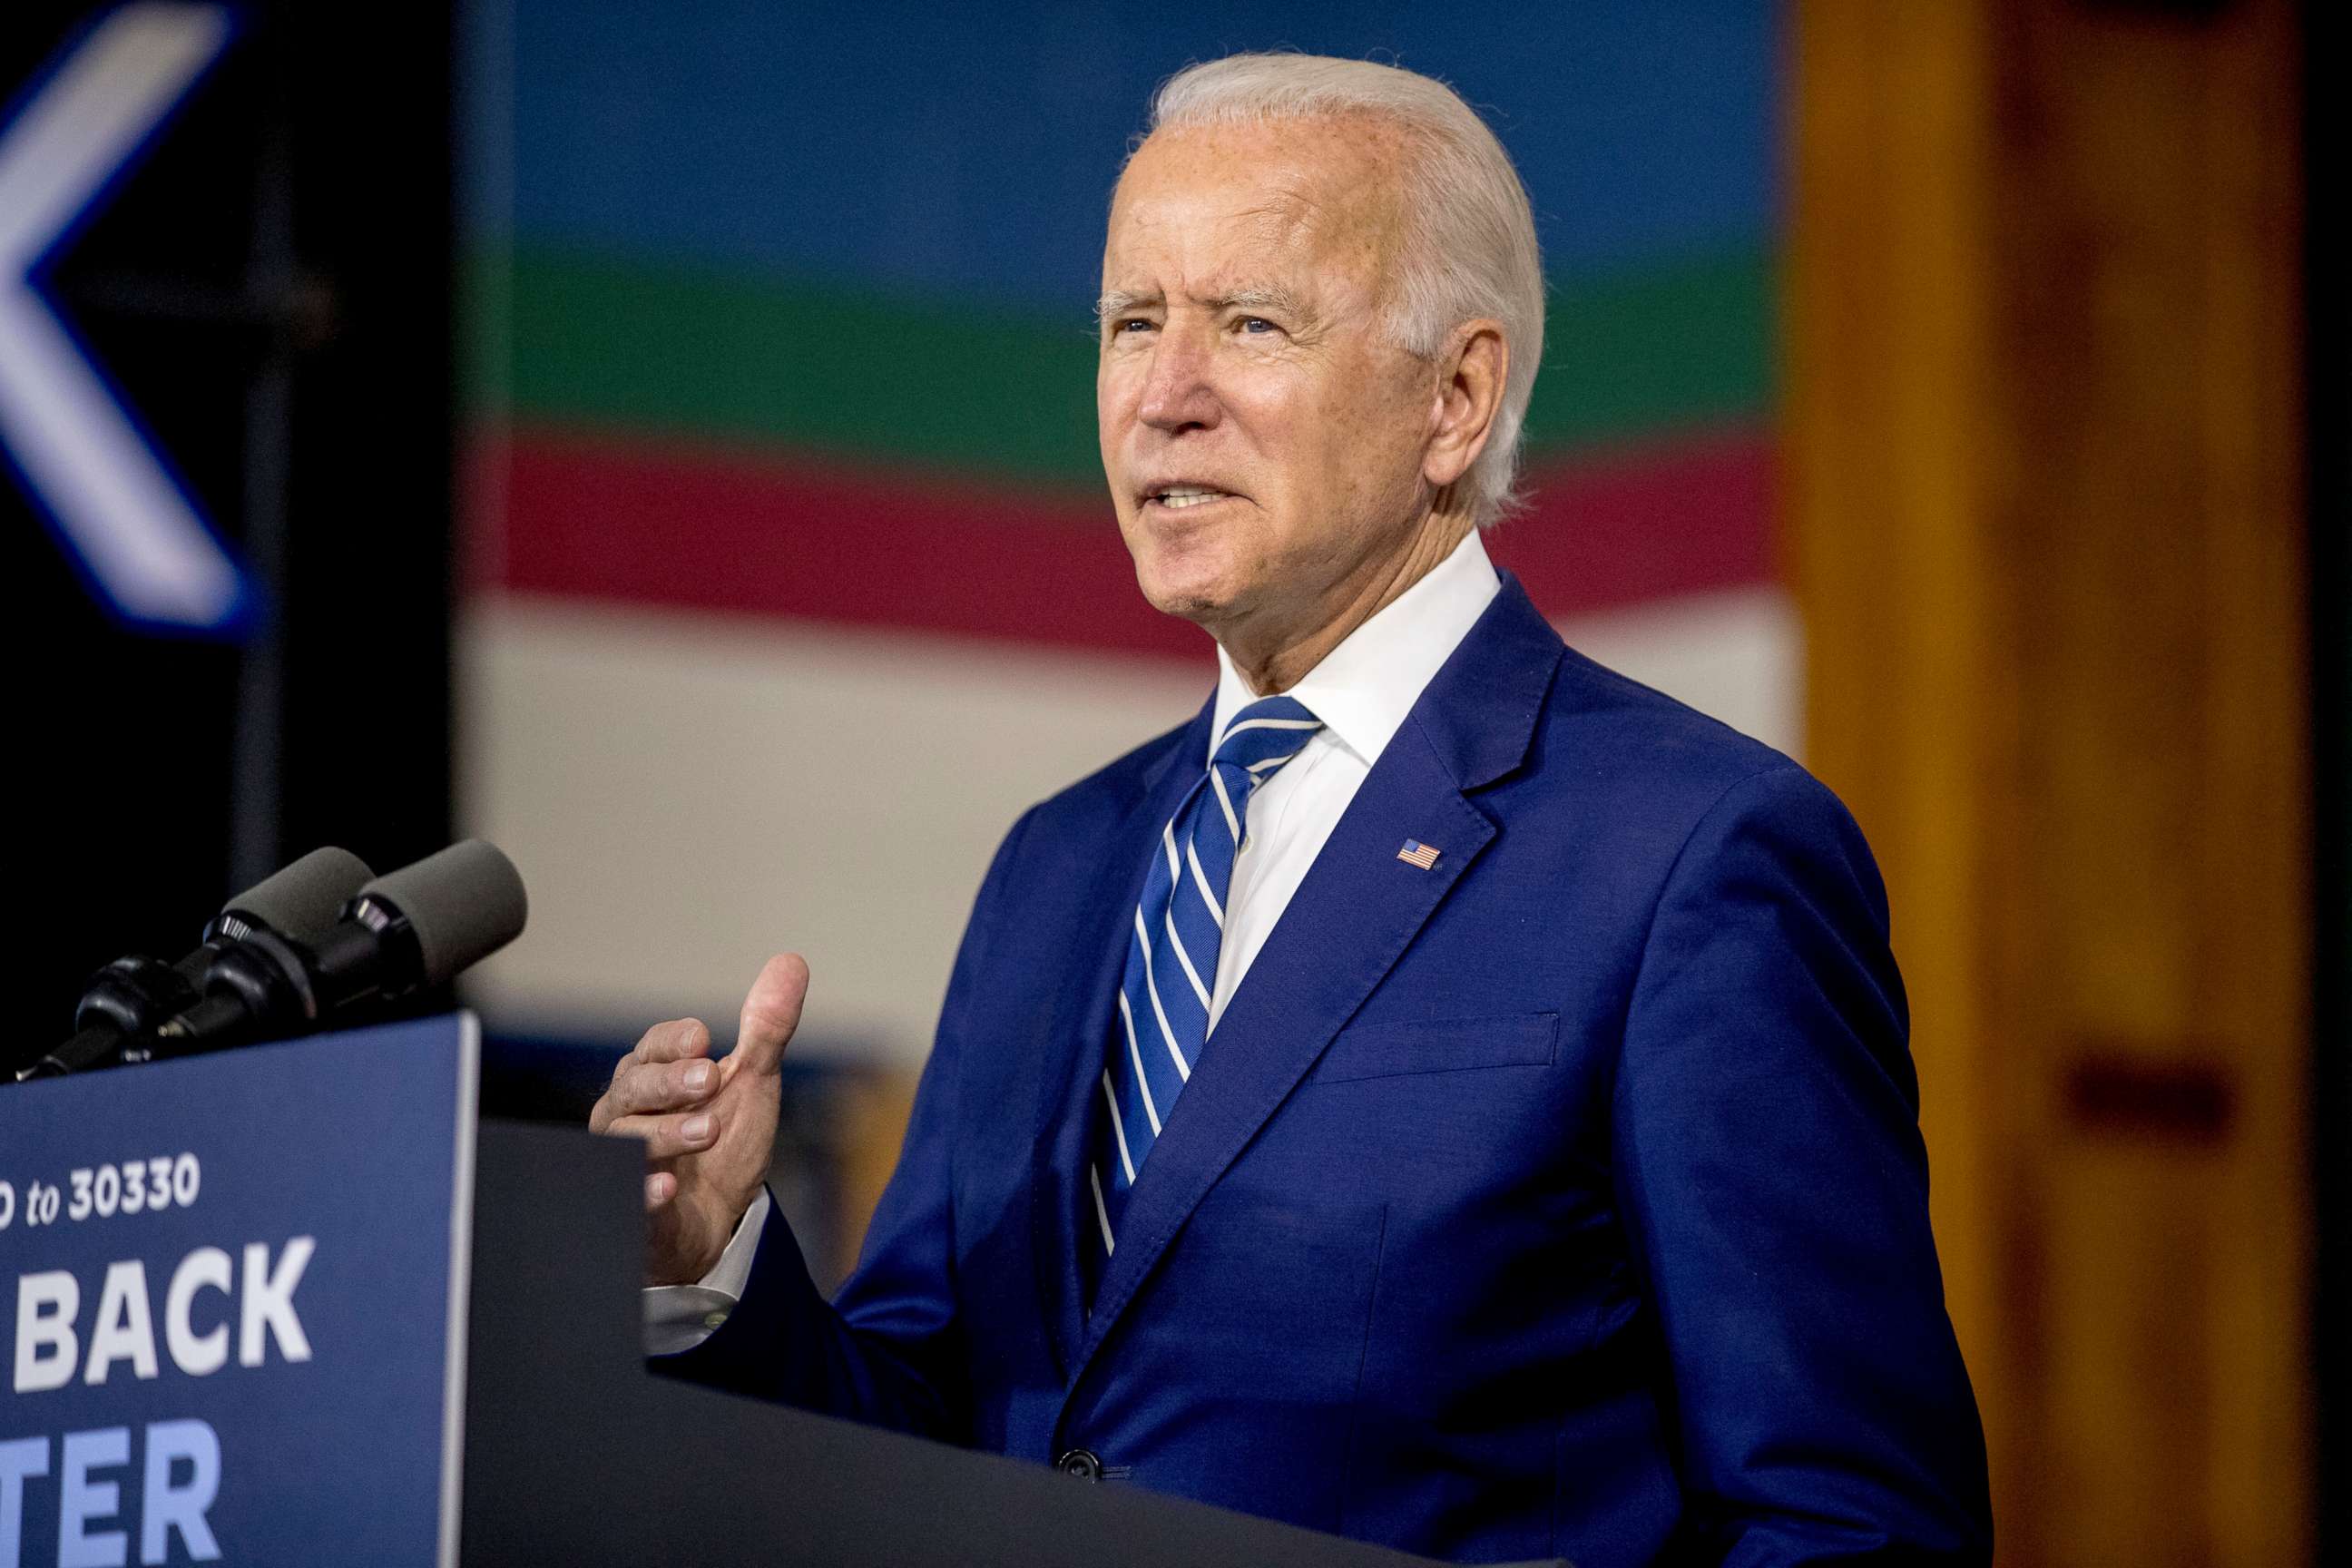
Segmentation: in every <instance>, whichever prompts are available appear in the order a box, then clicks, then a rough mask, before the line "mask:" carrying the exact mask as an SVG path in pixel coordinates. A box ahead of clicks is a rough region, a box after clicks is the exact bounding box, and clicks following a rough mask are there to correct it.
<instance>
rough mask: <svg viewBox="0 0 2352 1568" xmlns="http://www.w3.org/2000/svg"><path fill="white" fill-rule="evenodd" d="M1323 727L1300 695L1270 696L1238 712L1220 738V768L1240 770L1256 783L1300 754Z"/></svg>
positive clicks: (1218, 760)
mask: <svg viewBox="0 0 2352 1568" xmlns="http://www.w3.org/2000/svg"><path fill="white" fill-rule="evenodd" d="M1322 727H1323V721H1322V720H1320V719H1318V718H1317V717H1315V715H1314V714H1313V713H1311V712H1309V711H1308V710H1307V705H1306V704H1305V703H1303V702H1300V701H1299V700H1297V699H1296V698H1291V697H1268V698H1265V699H1262V700H1259V701H1256V702H1253V703H1251V704H1250V705H1249V706H1248V707H1246V708H1244V709H1243V710H1241V711H1240V712H1238V713H1236V714H1234V718H1233V722H1231V723H1229V724H1227V725H1226V726H1225V732H1224V735H1223V738H1222V739H1220V740H1219V741H1218V742H1217V755H1216V763H1217V767H1218V768H1219V769H1220V770H1226V769H1232V770H1237V771H1239V772H1240V773H1242V774H1244V776H1245V777H1246V779H1247V780H1248V782H1249V784H1251V785H1252V786H1253V787H1255V785H1257V784H1264V783H1265V781H1266V780H1267V779H1269V778H1271V777H1273V776H1274V773H1275V772H1276V769H1278V768H1280V767H1281V766H1282V764H1283V763H1286V762H1288V761H1289V760H1290V759H1291V758H1293V757H1295V756H1297V754H1298V749H1299V748H1300V747H1301V746H1304V745H1305V744H1307V742H1308V741H1310V740H1312V739H1313V738H1314V736H1315V731H1318V730H1320V729H1321V728H1322Z"/></svg>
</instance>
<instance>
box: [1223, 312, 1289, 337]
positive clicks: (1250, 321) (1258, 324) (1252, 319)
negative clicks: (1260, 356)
mask: <svg viewBox="0 0 2352 1568" xmlns="http://www.w3.org/2000/svg"><path fill="white" fill-rule="evenodd" d="M1235 324H1236V325H1238V326H1239V327H1240V328H1241V330H1242V331H1244V332H1248V333H1250V334H1252V335H1253V336H1258V335H1263V334H1265V333H1266V332H1278V331H1281V330H1282V329H1281V328H1280V327H1277V326H1276V325H1275V324H1274V323H1273V322H1272V321H1267V320H1266V319H1265V317H1264V316H1244V317H1243V318H1242V319H1241V320H1240V321H1238V322H1237V323H1235Z"/></svg>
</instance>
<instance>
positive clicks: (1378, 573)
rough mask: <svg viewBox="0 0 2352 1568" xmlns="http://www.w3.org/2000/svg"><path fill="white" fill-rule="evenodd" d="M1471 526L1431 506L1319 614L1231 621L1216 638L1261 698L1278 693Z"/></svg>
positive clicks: (1322, 604) (1457, 514)
mask: <svg viewBox="0 0 2352 1568" xmlns="http://www.w3.org/2000/svg"><path fill="white" fill-rule="evenodd" d="M1471 527H1472V525H1471V521H1470V517H1469V514H1468V513H1467V512H1461V511H1454V510H1451V509H1447V510H1433V511H1431V512H1430V513H1429V514H1428V515H1427V516H1426V517H1424V518H1423V520H1422V525H1421V526H1420V527H1419V528H1417V529H1415V530H1414V531H1413V532H1412V538H1411V540H1410V541H1409V542H1407V544H1406V546H1405V548H1404V549H1402V550H1401V551H1399V552H1397V553H1395V554H1394V555H1391V556H1387V557H1383V558H1381V559H1380V560H1377V561H1373V562H1369V563H1366V564H1365V565H1364V566H1363V567H1362V568H1360V569H1359V570H1358V571H1357V572H1355V573H1353V574H1350V575H1349V577H1347V578H1345V579H1343V580H1342V581H1341V582H1340V583H1339V584H1338V585H1337V586H1336V587H1335V588H1334V589H1333V590H1332V592H1331V593H1330V594H1329V595H1327V596H1326V597H1325V598H1324V599H1323V600H1321V601H1319V602H1318V605H1317V609H1318V612H1319V613H1318V614H1317V615H1315V616H1311V617H1307V620H1308V622H1309V623H1310V624H1306V625H1293V626H1234V627H1229V628H1226V629H1224V630H1222V631H1220V632H1219V634H1218V636H1217V641H1218V643H1219V644H1220V645H1221V646H1223V648H1224V650H1225V655H1226V657H1227V658H1231V659H1232V660H1233V661H1234V670H1235V671H1236V672H1238V673H1239V674H1240V676H1241V678H1242V679H1244V680H1245V681H1247V682H1249V686H1250V689H1251V690H1253V691H1255V692H1256V693H1257V695H1259V696H1260V697H1276V696H1279V695H1280V694H1282V693H1283V692H1286V691H1287V690H1289V689H1291V688H1292V687H1294V686H1296V685H1297V684H1298V683H1299V681H1300V680H1302V679H1305V678H1306V676H1307V671H1309V670H1311V669H1313V668H1315V667H1316V666H1317V665H1318V664H1320V663H1322V662H1323V660H1324V658H1325V657H1326V656H1327V655H1328V654H1329V653H1330V651H1331V650H1332V649H1333V648H1335V647H1339V645H1340V644H1341V643H1343V642H1345V641H1347V640H1348V637H1349V634H1350V633H1352V632H1353V631H1354V630H1355V629H1356V628H1357V627H1358V626H1362V625H1363V624H1364V623H1365V622H1366V621H1369V620H1370V619H1371V618H1372V617H1373V616H1377V615H1379V614H1380V613H1381V611H1382V610H1384V609H1387V608H1388V607H1389V606H1390V605H1392V604H1394V603H1396V601H1397V599H1398V597H1399V596H1400V595H1402V594H1403V593H1404V591H1405V590H1406V589H1408V588H1410V587H1412V585H1413V584H1415V583H1418V582H1420V581H1421V580H1422V579H1423V577H1426V576H1428V575H1429V574H1430V572H1431V571H1432V570H1433V569H1434V568H1435V567H1436V566H1437V564H1438V563H1440V562H1442V561H1444V559H1445V558H1446V557H1447V556H1449V555H1451V554H1453V553H1454V549H1455V548H1456V547H1457V546H1458V545H1460V544H1461V542H1463V541H1464V540H1465V539H1467V538H1468V537H1469V536H1470V532H1471Z"/></svg>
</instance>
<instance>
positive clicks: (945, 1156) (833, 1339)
mask: <svg viewBox="0 0 2352 1568" xmlns="http://www.w3.org/2000/svg"><path fill="white" fill-rule="evenodd" d="M1029 820H1030V819H1029V817H1026V816H1024V817H1023V818H1022V820H1021V822H1020V823H1019V824H1017V825H1015V826H1014V827H1013V831H1012V833H1010V834H1009V835H1007V836H1006V837H1005V840H1004V843H1003V846H1002V847H1000V848H999V849H998V850H997V852H996V859H995V862H994V864H993V865H992V866H991V867H990V868H989V872H988V876H987V878H986V879H985V880H984V881H982V884H981V890H980V896H979V899H978V900H977V901H976V903H975V904H974V906H973V910H972V917H971V922H970V924H968V925H967V926H966V927H965V928H964V936H963V943H962V946H961V949H960V950H959V951H958V952H957V954H956V963H955V969H954V972H953V973H952V975H951V976H950V980H949V983H948V996H947V1003H946V1005H945V1006H944V1007H943V1008H942V1009H941V1011H940V1028H939V1034H938V1037H937V1038H936V1039H935V1041H934V1043H933V1045H932V1047H931V1055H930V1059H929V1061H928V1062H927V1063H926V1064H925V1065H924V1068H923V1075H922V1079H921V1081H920V1082H919V1084H918V1085H917V1087H916V1090H915V1104H914V1110H913V1112H912V1114H911V1115H910V1116H909V1118H908V1124H907V1138H906V1142H905V1144H904V1145H903V1147H902V1148H901V1150H900V1152H899V1155H898V1167H897V1169H896V1170H894V1171H893V1172H892V1173H891V1176H890V1182H889V1184H888V1186H887V1187H886V1188H884V1190H883V1194H882V1198H881V1201H880V1203H878V1204H877V1205H876V1206H875V1210H874V1218H873V1220H872V1222H871V1223H870V1224H869V1225H868V1226H867V1227H866V1243H865V1247H864V1248H863V1250H862V1251H861V1253H860V1255H859V1258H858V1263H857V1269H856V1273H855V1274H853V1275H852V1276H851V1278H850V1279H849V1282H848V1283H847V1284H845V1286H843V1287H842V1289H841V1292H840V1295H839V1297H838V1298H837V1299H836V1300H835V1301H834V1302H832V1303H828V1302H827V1301H826V1300H824V1297H823V1296H821V1295H820V1294H818V1292H817V1289H816V1287H815V1285H814V1282H812V1281H811V1279H809V1274H808V1268H807V1265H806V1264H805V1263H804V1262H803V1258H802V1256H801V1249H800V1243H799V1241H798V1240H797V1239H796V1238H795V1237H793V1235H792V1231H791V1227H790V1226H787V1225H786V1224H785V1223H784V1220H783V1216H782V1215H781V1214H778V1213H774V1212H772V1213H771V1215H770V1216H769V1221H768V1226H767V1229H766V1232H765V1234H764V1235H762V1236H761V1240H760V1247H759V1251H758V1253H757V1255H756V1256H755V1257H754V1258H753V1260H752V1264H751V1279H750V1280H749V1281H748V1283H747V1284H746V1285H745V1287H744V1290H743V1296H742V1300H740V1303H738V1305H737V1307H736V1309H735V1310H734V1311H733V1313H732V1314H730V1316H729V1318H728V1320H727V1322H726V1324H725V1326H724V1327H722V1328H720V1329H719V1331H717V1332H716V1333H714V1334H712V1335H711V1336H710V1337H709V1339H707V1340H705V1341H704V1342H702V1343H701V1344H700V1345H698V1346H697V1347H696V1348H694V1349H693V1350H690V1351H688V1352H685V1353H684V1354H681V1355H677V1356H670V1357H666V1358H661V1359H658V1360H657V1361H656V1363H655V1364H656V1366H657V1367H658V1368H659V1369H660V1370H661V1371H663V1372H666V1373H669V1374H670V1375H673V1376H677V1377H681V1378H685V1379H687V1380H688V1381H690V1382H694V1383H701V1384H709V1385H711V1386H713V1387H719V1388H725V1389H729V1390H731V1391H733V1392H736V1393H740V1394H755V1395H758V1396H760V1397H762V1398H766V1399H773V1400H776V1401H779V1402H781V1403H783V1404H787V1405H798V1406H800V1407H802V1408H803V1409H808V1410H816V1411H822V1412H824V1413H825V1414H828V1415H844V1416H848V1417H851V1418H853V1419H856V1420H859V1421H865V1422H868V1423H871V1424H873V1425H877V1426H889V1427H894V1428H896V1429H898V1430H899V1431H903V1432H910V1433H913V1434H916V1435H917V1436H926V1437H935V1438H939V1439H941V1440H944V1441H947V1442H969V1441H970V1436H971V1414H970V1405H971V1402H970V1397H969V1393H968V1387H967V1378H966V1376H965V1373H964V1366H965V1361H964V1351H963V1344H962V1339H961V1322H960V1316H959V1313H958V1310H957V1302H956V1279H955V1213H954V1205H953V1203H952V1201H951V1199H950V1193H951V1192H952V1190H953V1184H952V1181H951V1163H952V1160H953V1156H954V1126H953V1122H954V1117H955V1110H954V1107H955V1101H956V1098H957V1096H956V1074H957V1068H958V1064H959V1062H960V1061H961V1056H962V1051H963V1047H964V1041H965V1036H966V1033H967V1030H968V1027H969V1024H970V1020H971V1011H972V1007H973V1003H974V993H975V991H976V989H977V978H976V977H977V976H978V974H979V973H980V972H981V970H982V966H983V964H984V962H985V959H986V950H987V945H988V939H989V935H990V932H991V931H992V929H993V921H995V919H996V918H997V913H998V906H999V905H1000V904H1001V903H1002V902H1003V896H1004V884H1005V882H1006V880H1007V869H1008V868H1009V867H1010V866H1011V864H1012V862H1013V855H1014V851H1015V847H1016V846H1017V845H1018V844H1019V842H1020V840H1021V837H1022V834H1023V833H1024V831H1025V829H1026V828H1027V826H1028V824H1029Z"/></svg>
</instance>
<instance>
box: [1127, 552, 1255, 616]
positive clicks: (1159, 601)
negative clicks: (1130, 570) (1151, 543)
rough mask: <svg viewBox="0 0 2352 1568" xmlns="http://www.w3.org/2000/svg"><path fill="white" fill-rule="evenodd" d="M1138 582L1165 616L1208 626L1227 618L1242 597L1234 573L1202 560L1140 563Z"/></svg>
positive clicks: (1136, 580) (1146, 596)
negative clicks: (1211, 566)
mask: <svg viewBox="0 0 2352 1568" xmlns="http://www.w3.org/2000/svg"><path fill="white" fill-rule="evenodd" d="M1135 582H1136V586H1137V587H1139V588H1140V589H1142V590H1143V596H1144V598H1145V599H1147V600H1148V601H1150V605H1151V607H1152V608H1153V609H1155V610H1158V611H1159V612H1160V614H1161V615H1163V616H1177V617H1179V618H1181V619H1183V620H1187V621H1193V622H1197V623H1200V624H1202V625H1204V626H1205V625H1211V624H1213V623H1215V622H1218V621H1222V620H1223V619H1225V618H1226V617H1227V616H1229V615H1230V614H1231V613H1232V609H1233V606H1234V601H1235V600H1237V599H1238V598H1239V597H1240V594H1239V592H1238V590H1237V589H1236V588H1235V587H1234V584H1233V581H1232V577H1231V575H1230V574H1228V573H1225V572H1223V571H1221V570H1217V569H1213V568H1209V569H1204V567H1203V563H1171V562H1165V561H1161V562H1138V563H1137V564H1136V571H1135Z"/></svg>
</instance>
